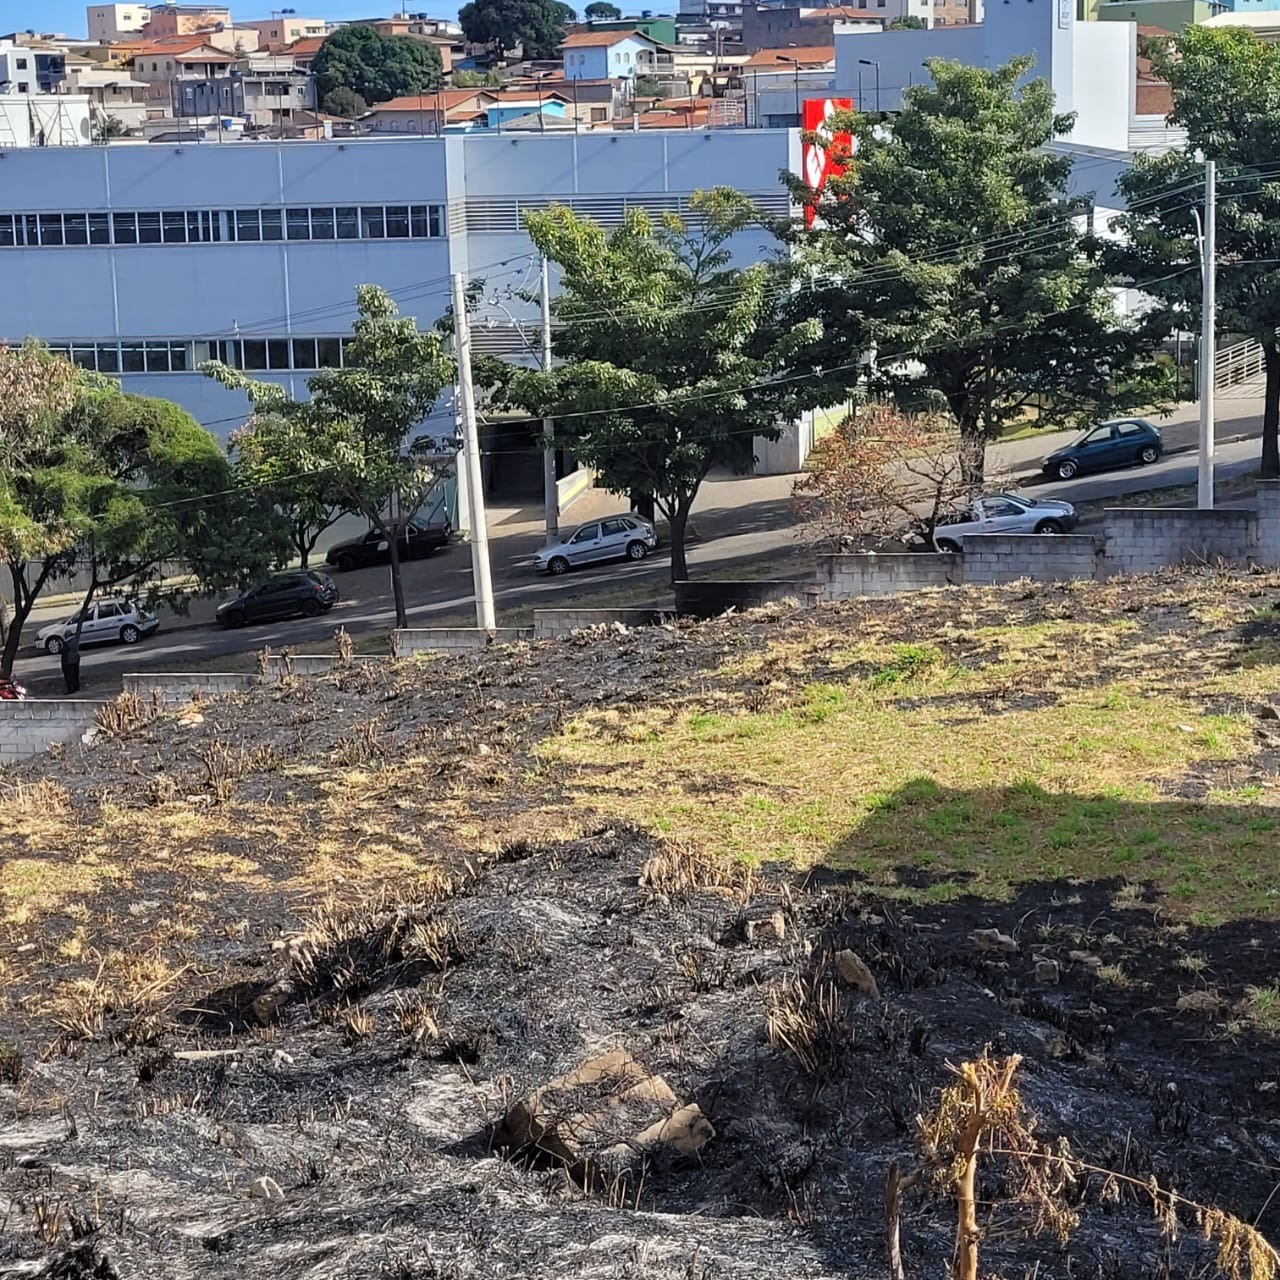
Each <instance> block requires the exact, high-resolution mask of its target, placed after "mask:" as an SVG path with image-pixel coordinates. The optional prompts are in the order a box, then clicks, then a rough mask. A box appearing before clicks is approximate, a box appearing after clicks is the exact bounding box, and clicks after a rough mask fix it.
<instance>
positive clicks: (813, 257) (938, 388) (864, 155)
mask: <svg viewBox="0 0 1280 1280" xmlns="http://www.w3.org/2000/svg"><path fill="white" fill-rule="evenodd" d="M925 65H926V66H927V68H928V70H929V74H930V76H931V77H932V81H933V83H932V84H921V85H916V86H914V87H913V88H910V89H908V90H907V91H906V92H905V94H904V101H903V107H902V111H901V112H900V113H899V114H897V115H895V116H894V117H892V118H891V119H889V120H886V121H884V122H883V123H881V122H879V121H878V120H873V119H871V118H869V117H867V116H862V115H856V114H852V113H850V114H849V115H848V116H847V118H846V119H845V120H843V121H842V122H838V123H843V124H845V125H847V127H848V128H849V130H850V131H851V133H852V135H853V137H854V139H855V140H856V148H855V154H854V155H853V156H852V157H848V156H846V157H845V159H846V160H847V161H848V167H847V168H846V170H845V172H844V173H843V174H842V175H840V176H836V177H832V178H830V179H829V180H828V181H827V183H826V185H825V187H824V188H823V190H822V192H821V193H820V195H819V197H818V199H817V201H816V214H817V218H816V221H815V222H814V225H813V226H812V227H811V228H807V229H806V228H796V229H794V230H793V231H792V232H791V238H792V239H793V240H795V241H796V242H798V243H797V246H796V247H797V250H798V253H797V256H798V258H799V261H800V265H801V270H802V272H803V273H805V274H806V275H807V278H806V279H804V281H803V283H804V285H805V287H804V288H803V289H801V290H800V291H799V292H798V293H797V295H796V306H797V309H798V310H799V311H800V312H801V313H803V314H811V315H817V316H818V317H820V319H821V321H822V324H823V339H822V341H821V342H819V343H818V344H816V345H815V347H814V348H813V349H812V351H811V352H810V353H809V355H808V361H809V363H810V366H811V368H812V369H813V374H814V378H813V385H814V387H815V389H816V390H815V393H818V392H825V394H826V396H827V400H826V402H827V403H832V404H834V403H838V402H839V401H840V400H842V399H844V398H846V396H847V394H848V391H849V388H850V386H851V384H853V383H855V382H856V381H858V380H859V378H860V377H862V376H865V379H866V382H867V385H868V389H869V391H871V393H872V394H874V395H879V396H889V397H891V398H893V399H895V400H896V401H897V402H898V404H899V405H900V407H901V408H903V409H904V410H907V411H909V412H916V411H929V412H933V411H937V410H945V411H946V412H948V413H950V415H951V417H952V418H953V419H954V421H955V423H956V425H957V426H958V428H959V431H960V438H961V441H962V445H963V453H964V462H965V468H966V473H967V475H968V478H969V480H970V482H971V483H972V484H974V485H977V484H979V483H981V480H982V475H983V464H984V456H985V445H986V441H987V440H988V439H989V438H990V437H992V436H994V435H995V434H997V433H998V432H999V430H1000V428H1001V427H1002V426H1003V425H1004V424H1005V423H1006V422H1009V421H1011V420H1015V419H1019V418H1020V417H1021V416H1022V414H1023V412H1024V409H1025V407H1026V406H1027V405H1028V404H1029V403H1032V402H1034V403H1036V404H1037V405H1038V406H1042V407H1043V417H1042V418H1040V419H1038V420H1039V421H1041V422H1043V423H1044V424H1045V425H1051V424H1052V425H1061V424H1074V423H1076V422H1079V421H1082V420H1087V419H1088V418H1090V417H1091V416H1093V415H1097V414H1105V413H1109V412H1113V411H1120V410H1124V409H1128V408H1132V407H1136V406H1149V405H1151V404H1153V403H1154V402H1156V401H1158V400H1160V398H1161V397H1162V396H1166V395H1167V394H1168V392H1169V390H1171V387H1170V380H1169V377H1168V375H1167V373H1166V372H1164V371H1163V370H1162V369H1161V368H1160V366H1159V365H1158V364H1157V362H1156V361H1155V360H1154V358H1153V357H1152V356H1151V355H1150V354H1149V352H1148V350H1147V347H1146V345H1145V341H1144V337H1143V335H1142V334H1140V333H1139V332H1138V331H1137V330H1136V329H1135V328H1134V327H1132V326H1127V325H1126V324H1124V323H1122V322H1121V320H1120V318H1119V317H1118V316H1117V315H1116V313H1115V309H1114V304H1113V301H1112V293H1111V291H1110V287H1111V286H1112V285H1114V284H1115V283H1116V281H1115V279H1114V277H1112V276H1110V275H1109V274H1108V273H1107V272H1106V271H1105V270H1104V269H1103V267H1102V266H1101V265H1099V264H1098V263H1097V262H1094V261H1091V260H1090V259H1089V257H1088V256H1087V254H1086V253H1085V252H1084V246H1083V244H1082V235H1081V233H1079V232H1078V231H1077V230H1076V229H1075V227H1074V225H1073V219H1074V218H1075V217H1076V216H1077V215H1078V214H1079V212H1080V210H1079V209H1078V208H1077V207H1076V206H1075V205H1074V204H1073V203H1072V202H1071V201H1070V200H1069V199H1068V198H1067V196H1066V184H1067V179H1068V177H1069V174H1070V169H1071V160H1070V158H1069V157H1067V156H1063V155H1060V154H1056V153H1054V152H1052V151H1050V150H1049V149H1048V145H1049V143H1051V142H1052V141H1053V140H1054V139H1055V138H1058V137H1061V136H1062V135H1063V134H1065V133H1066V132H1067V130H1068V129H1069V127H1070V124H1071V118H1070V117H1068V116H1061V115H1057V114H1055V112H1054V108H1053V95H1052V92H1051V90H1050V89H1049V86H1048V84H1047V83H1046V82H1045V81H1044V80H1032V81H1029V82H1026V81H1024V77H1025V75H1026V73H1027V71H1028V70H1029V69H1030V67H1031V59H1030V58H1017V59H1014V60H1013V61H1012V62H1010V63H1009V64H1008V65H1007V66H1004V67H1001V68H998V69H996V70H987V69H985V68H980V67H967V66H961V65H959V64H958V63H953V62H945V61H942V60H941V59H930V60H929V61H928V62H927V63H926V64H925ZM789 181H790V185H791V186H792V188H793V190H795V192H796V194H797V196H798V198H800V199H803V200H806V201H808V200H811V199H812V198H813V197H812V193H811V192H810V191H809V189H808V187H806V186H805V184H804V182H803V180H802V179H799V178H794V177H793V178H791V179H789ZM862 352H869V353H870V358H869V360H868V368H867V370H866V373H865V375H863V373H862V370H861V369H860V368H859V367H858V366H859V363H860V362H859V353H862Z"/></svg>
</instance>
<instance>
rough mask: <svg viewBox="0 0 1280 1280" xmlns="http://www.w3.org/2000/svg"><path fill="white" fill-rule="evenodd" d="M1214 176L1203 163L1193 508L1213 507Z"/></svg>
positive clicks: (1212, 167)
mask: <svg viewBox="0 0 1280 1280" xmlns="http://www.w3.org/2000/svg"><path fill="white" fill-rule="evenodd" d="M1217 271H1218V173H1217V165H1215V164H1214V162H1213V161H1212V160H1206V161H1205V162H1204V226H1203V228H1202V229H1201V235H1200V278H1201V284H1202V286H1203V289H1204V296H1203V300H1202V302H1201V306H1200V470H1199V485H1198V486H1197V495H1196V499H1197V505H1198V506H1201V507H1206V508H1208V507H1212V506H1213V445H1214V420H1213V419H1214V405H1213V394H1214V390H1215V388H1214V375H1215V373H1216V368H1215V366H1216V364H1217V332H1216V329H1217V319H1218V317H1217V314H1216V313H1217V305H1218V304H1217V290H1216V286H1217Z"/></svg>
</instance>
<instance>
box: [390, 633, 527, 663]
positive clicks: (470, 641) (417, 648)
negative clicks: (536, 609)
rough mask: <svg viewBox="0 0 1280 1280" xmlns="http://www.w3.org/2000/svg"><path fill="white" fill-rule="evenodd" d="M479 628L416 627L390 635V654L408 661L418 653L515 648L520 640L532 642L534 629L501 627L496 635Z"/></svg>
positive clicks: (469, 651) (467, 651)
mask: <svg viewBox="0 0 1280 1280" xmlns="http://www.w3.org/2000/svg"><path fill="white" fill-rule="evenodd" d="M492 634H493V639H492V642H491V641H490V639H489V633H488V632H485V631H482V630H481V629H480V628H479V627H414V628H412V629H410V630H406V631H393V632H392V633H391V651H392V653H393V654H394V655H395V656H396V657H397V658H408V657H410V656H411V655H412V654H415V653H472V652H474V651H475V650H476V649H484V648H486V647H487V646H488V645H489V644H490V643H493V644H515V643H516V642H517V641H519V640H532V639H533V628H532V627H498V628H497V629H496V630H495V631H494V632H493V633H492Z"/></svg>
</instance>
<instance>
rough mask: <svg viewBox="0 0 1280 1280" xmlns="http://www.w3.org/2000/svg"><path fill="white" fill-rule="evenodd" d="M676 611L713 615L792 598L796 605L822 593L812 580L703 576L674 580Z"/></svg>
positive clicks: (704, 615)
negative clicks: (714, 578) (729, 578)
mask: <svg viewBox="0 0 1280 1280" xmlns="http://www.w3.org/2000/svg"><path fill="white" fill-rule="evenodd" d="M675 592H676V612H677V613H678V614H680V615H681V616H682V617H692V618H714V617H717V616H718V615H719V614H722V613H724V612H725V611H726V610H728V609H754V608H755V607H756V606H758V605H762V604H772V603H774V602H775V601H778V600H795V601H797V602H798V603H800V604H808V603H813V602H814V601H813V600H812V597H813V596H817V598H818V599H821V598H822V596H823V595H824V594H825V592H824V589H823V587H822V585H821V584H819V583H815V582H814V581H813V580H812V579H808V578H805V579H801V578H787V579H777V578H775V579H755V580H750V579H747V580H743V581H729V582H717V581H715V580H713V579H712V580H709V579H706V578H694V579H692V580H690V581H685V582H677V583H676V584H675Z"/></svg>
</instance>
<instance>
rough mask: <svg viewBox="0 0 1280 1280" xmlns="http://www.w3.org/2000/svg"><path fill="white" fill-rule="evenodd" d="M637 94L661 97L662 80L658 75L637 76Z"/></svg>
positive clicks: (637, 95) (638, 96)
mask: <svg viewBox="0 0 1280 1280" xmlns="http://www.w3.org/2000/svg"><path fill="white" fill-rule="evenodd" d="M635 96H636V97H637V98H660V97H661V96H662V81H661V80H659V79H658V77H657V76H636V80H635Z"/></svg>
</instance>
